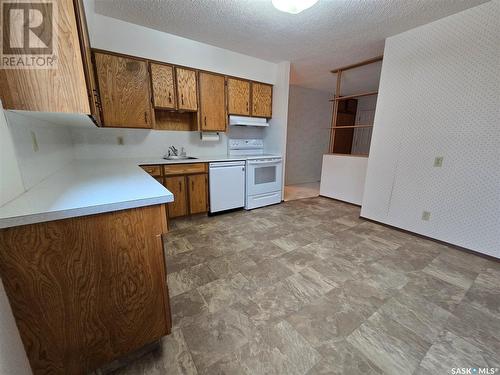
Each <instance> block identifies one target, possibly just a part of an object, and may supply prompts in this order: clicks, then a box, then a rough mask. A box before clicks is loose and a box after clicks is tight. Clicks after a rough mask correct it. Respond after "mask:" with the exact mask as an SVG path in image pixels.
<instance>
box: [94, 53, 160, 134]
mask: <svg viewBox="0 0 500 375" xmlns="http://www.w3.org/2000/svg"><path fill="white" fill-rule="evenodd" d="M94 61H95V69H96V72H97V80H98V83H99V93H100V98H101V108H102V120H103V125H104V126H107V127H121V128H152V126H153V121H154V120H153V115H152V112H153V111H152V105H151V88H150V77H149V70H148V63H147V61H146V60H143V59H136V58H131V57H128V56H123V55H118V54H113V53H104V52H101V51H95V52H94Z"/></svg>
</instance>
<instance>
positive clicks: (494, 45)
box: [361, 1, 500, 258]
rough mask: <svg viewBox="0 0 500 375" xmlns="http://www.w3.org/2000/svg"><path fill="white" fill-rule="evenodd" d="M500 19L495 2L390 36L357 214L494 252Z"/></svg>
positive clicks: (499, 212) (498, 251)
mask: <svg viewBox="0 0 500 375" xmlns="http://www.w3.org/2000/svg"><path fill="white" fill-rule="evenodd" d="M499 19H500V1H492V2H488V3H485V4H483V5H480V6H477V7H474V8H471V9H469V10H466V11H463V12H460V13H457V14H455V15H452V16H450V17H446V18H443V19H441V20H438V21H436V22H433V23H430V24H427V25H424V26H421V27H419V28H416V29H413V30H410V31H408V32H405V33H402V34H399V35H397V36H394V37H391V38H388V39H387V40H386V45H385V52H384V62H383V67H382V76H381V82H380V89H379V96H378V102H377V110H376V114H375V126H374V129H373V137H372V142H371V150H370V157H369V160H368V170H367V177H366V184H365V191H364V196H363V207H362V210H361V215H362V216H364V217H367V218H370V219H373V220H377V221H380V222H384V223H387V224H390V225H394V226H397V227H400V228H403V229H406V230H410V231H413V232H416V233H420V234H423V235H426V236H430V237H433V238H436V239H439V240H442V241H446V242H449V243H453V244H455V245H458V246H462V247H465V248H469V249H472V250H475V251H478V252H482V253H485V254H489V255H492V256H496V257H499V258H500V194H499V191H500V147H499V140H500V126H499V125H500V105H499V103H500V43H499V42H498V41H499V40H500V23H499V22H498V20H499ZM436 157H442V158H443V163H442V166H441V167H435V166H434V161H435V158H436ZM424 211H427V212H430V218H429V220H423V219H422V217H423V212H424Z"/></svg>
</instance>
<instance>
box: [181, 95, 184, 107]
mask: <svg viewBox="0 0 500 375" xmlns="http://www.w3.org/2000/svg"><path fill="white" fill-rule="evenodd" d="M181 104H182V105H184V94H181Z"/></svg>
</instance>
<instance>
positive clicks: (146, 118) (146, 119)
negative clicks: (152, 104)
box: [144, 112, 148, 123]
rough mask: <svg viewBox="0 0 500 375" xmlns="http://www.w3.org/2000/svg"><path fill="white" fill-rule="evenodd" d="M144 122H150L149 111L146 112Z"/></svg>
mask: <svg viewBox="0 0 500 375" xmlns="http://www.w3.org/2000/svg"><path fill="white" fill-rule="evenodd" d="M144 122H145V123H147V122H148V113H147V112H144Z"/></svg>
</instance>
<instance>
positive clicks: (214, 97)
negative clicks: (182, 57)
mask: <svg viewBox="0 0 500 375" xmlns="http://www.w3.org/2000/svg"><path fill="white" fill-rule="evenodd" d="M225 104H226V87H225V79H224V76H221V75H218V74H211V73H206V72H200V107H201V108H200V111H201V113H200V122H201V124H200V128H201V130H202V131H221V132H225V131H226V126H227V123H226V120H227V116H226V106H225Z"/></svg>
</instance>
